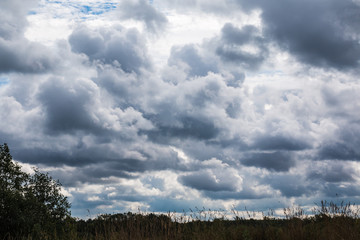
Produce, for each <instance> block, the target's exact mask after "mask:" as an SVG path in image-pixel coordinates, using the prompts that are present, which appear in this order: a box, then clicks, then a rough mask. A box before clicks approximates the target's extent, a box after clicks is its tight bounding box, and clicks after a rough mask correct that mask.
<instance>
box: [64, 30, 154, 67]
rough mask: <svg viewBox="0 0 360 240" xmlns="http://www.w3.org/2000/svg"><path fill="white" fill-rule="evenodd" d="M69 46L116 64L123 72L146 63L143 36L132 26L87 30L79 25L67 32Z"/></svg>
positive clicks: (100, 59) (74, 49) (147, 61)
mask: <svg viewBox="0 0 360 240" xmlns="http://www.w3.org/2000/svg"><path fill="white" fill-rule="evenodd" d="M69 42H70V44H71V49H72V50H73V51H74V52H76V53H83V54H86V55H87V56H88V57H89V59H90V60H99V61H101V62H103V63H107V64H113V65H115V66H116V65H119V66H120V67H121V69H122V70H123V71H125V72H132V71H134V72H137V73H138V72H139V71H140V69H141V68H146V67H149V65H150V62H149V59H148V57H147V52H146V47H145V42H144V39H143V38H142V37H141V35H140V33H139V32H138V30H136V29H125V28H123V27H122V26H117V27H113V28H111V29H107V28H100V29H97V30H94V31H92V30H90V29H88V28H87V27H86V26H79V27H78V28H77V29H75V30H74V31H73V33H72V34H71V35H70V36H69Z"/></svg>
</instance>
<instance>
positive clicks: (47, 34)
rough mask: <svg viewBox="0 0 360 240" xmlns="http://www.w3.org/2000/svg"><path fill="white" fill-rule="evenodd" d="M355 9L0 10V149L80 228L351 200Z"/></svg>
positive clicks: (278, 5)
mask: <svg viewBox="0 0 360 240" xmlns="http://www.w3.org/2000/svg"><path fill="white" fill-rule="evenodd" d="M359 29H360V1H358V0H342V1H338V0H303V1H297V0H273V1H267V0H252V1H246V0H214V1H205V0H183V1H177V0H174V1H166V0H151V1H147V0H108V1H105V0H76V1H75V0H56V1H55V0H27V1H21V0H1V1H0V120H1V121H0V142H1V143H5V142H6V143H8V145H9V147H10V151H11V153H12V155H13V158H14V159H15V160H16V161H18V162H20V163H21V165H22V166H23V169H25V170H26V171H31V167H38V168H39V169H40V170H41V171H43V172H48V173H49V174H50V175H51V176H53V177H54V178H55V179H59V180H60V182H61V183H62V184H63V193H64V194H65V195H66V196H68V197H69V201H70V202H71V203H72V208H71V212H72V215H73V216H75V217H80V218H87V217H91V216H90V215H92V216H95V215H97V214H101V213H110V214H111V213H116V212H127V211H138V209H140V210H142V211H147V212H167V211H177V212H182V211H183V210H184V211H187V210H189V209H190V208H192V209H193V208H195V207H199V208H202V207H205V208H206V209H208V208H210V209H230V208H236V209H244V207H245V206H246V207H247V209H249V210H256V211H265V210H266V209H269V208H271V209H281V208H283V207H287V206H292V205H300V206H304V207H307V206H308V207H310V206H313V205H314V203H319V202H320V201H321V200H328V201H330V200H333V201H345V202H349V201H350V202H352V203H356V204H359V203H360V184H359V183H360V177H359V176H360V164H359V160H360V115H359V112H360V83H359V79H358V76H359V69H360V68H359V65H360V30H359Z"/></svg>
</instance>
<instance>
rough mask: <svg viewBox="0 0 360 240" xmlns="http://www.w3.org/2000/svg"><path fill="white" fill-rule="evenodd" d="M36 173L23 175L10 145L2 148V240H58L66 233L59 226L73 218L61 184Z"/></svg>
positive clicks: (36, 171)
mask: <svg viewBox="0 0 360 240" xmlns="http://www.w3.org/2000/svg"><path fill="white" fill-rule="evenodd" d="M34 170H35V173H34V174H32V175H30V174H27V173H25V172H23V171H21V167H20V166H19V165H18V164H17V163H15V162H14V161H13V159H12V156H11V154H10V150H9V147H8V145H7V144H4V145H0V226H1V228H0V239H3V238H9V239H11V238H13V237H19V236H33V237H34V238H40V239H47V238H48V239H54V238H56V236H57V235H58V234H59V233H60V234H61V232H63V230H64V229H61V227H60V228H59V226H61V225H62V223H63V221H64V220H65V219H66V218H68V217H70V212H69V208H70V204H69V202H68V200H67V198H66V197H65V196H63V195H62V194H61V192H60V191H61V184H60V183H59V182H58V181H55V180H54V179H52V177H51V176H49V175H48V174H47V173H46V174H45V173H41V172H39V171H38V170H37V169H34ZM58 232H59V233H58Z"/></svg>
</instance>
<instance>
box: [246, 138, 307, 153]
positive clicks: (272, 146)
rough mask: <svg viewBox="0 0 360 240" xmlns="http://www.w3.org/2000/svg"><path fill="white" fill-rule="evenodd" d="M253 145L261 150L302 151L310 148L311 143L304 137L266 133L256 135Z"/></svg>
mask: <svg viewBox="0 0 360 240" xmlns="http://www.w3.org/2000/svg"><path fill="white" fill-rule="evenodd" d="M251 147H252V148H255V149H259V150H277V151H278V150H285V151H300V150H305V149H310V148H311V145H310V144H309V143H307V142H306V141H304V140H302V139H297V138H293V137H290V136H282V135H277V136H271V135H268V134H266V135H263V136H258V137H256V138H255V141H254V143H253V144H252V146H251Z"/></svg>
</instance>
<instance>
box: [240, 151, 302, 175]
mask: <svg viewBox="0 0 360 240" xmlns="http://www.w3.org/2000/svg"><path fill="white" fill-rule="evenodd" d="M241 163H242V164H244V165H246V166H256V167H262V168H266V169H269V170H273V171H288V170H289V169H290V168H291V167H294V166H295V161H294V158H293V155H292V154H291V153H289V152H282V151H278V152H272V153H247V154H246V155H245V156H244V158H243V159H242V160H241Z"/></svg>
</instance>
